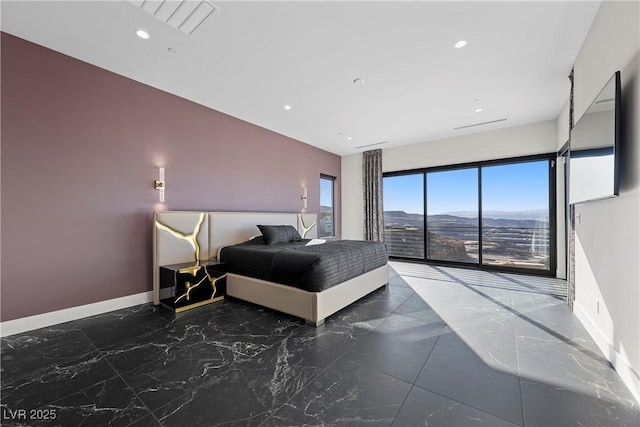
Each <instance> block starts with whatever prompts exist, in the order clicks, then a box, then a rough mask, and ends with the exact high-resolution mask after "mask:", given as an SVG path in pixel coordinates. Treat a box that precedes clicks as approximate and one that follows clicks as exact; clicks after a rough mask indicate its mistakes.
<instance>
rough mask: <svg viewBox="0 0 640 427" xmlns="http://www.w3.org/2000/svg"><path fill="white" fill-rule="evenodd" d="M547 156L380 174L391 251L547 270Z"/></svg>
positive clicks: (551, 234)
mask: <svg viewBox="0 0 640 427" xmlns="http://www.w3.org/2000/svg"><path fill="white" fill-rule="evenodd" d="M554 159H555V155H548V156H547V155H545V156H531V157H526V158H518V159H506V160H496V161H488V162H478V163H468V164H464V165H453V166H446V167H438V168H430V169H424V170H419V171H416V170H414V171H406V172H392V173H385V174H384V178H383V189H384V191H383V196H384V199H383V203H384V219H385V235H384V238H385V243H386V244H387V248H388V251H389V255H390V256H392V257H399V258H407V259H417V260H423V261H434V262H436V261H437V262H440V263H442V262H444V263H453V264H463V265H475V266H479V267H481V268H491V269H496V268H498V269H503V270H523V272H524V271H527V272H533V271H537V272H545V273H549V274H550V273H552V272H555V271H554V269H555V265H556V264H555V263H556V261H555V249H554V245H555V241H554V238H555V224H554V222H553V217H554V216H553V215H552V213H553V212H554V209H555V192H554V191H553V189H554V188H555V187H554V186H555V171H554V169H553V168H554Z"/></svg>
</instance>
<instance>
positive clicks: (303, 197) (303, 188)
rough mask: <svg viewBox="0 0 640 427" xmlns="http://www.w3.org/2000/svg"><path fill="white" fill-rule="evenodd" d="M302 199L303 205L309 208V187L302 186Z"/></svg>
mask: <svg viewBox="0 0 640 427" xmlns="http://www.w3.org/2000/svg"><path fill="white" fill-rule="evenodd" d="M300 200H302V207H303V208H304V209H307V187H302V196H300Z"/></svg>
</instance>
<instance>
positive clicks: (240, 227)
mask: <svg viewBox="0 0 640 427" xmlns="http://www.w3.org/2000/svg"><path fill="white" fill-rule="evenodd" d="M316 219H317V217H316V215H315V214H297V213H263V212H197V211H165V212H156V213H155V214H154V229H153V301H154V304H156V305H157V304H160V299H161V298H164V297H165V296H164V295H161V294H160V292H161V291H160V287H159V277H158V274H159V273H158V267H159V266H161V265H168V264H178V263H183V262H189V261H193V262H194V263H195V262H196V261H206V260H208V259H210V258H217V256H218V252H219V249H220V248H221V247H223V246H229V245H234V244H237V243H240V242H243V241H246V240H248V239H250V238H251V237H253V236H255V235H259V234H260V232H259V230H258V229H257V227H256V225H257V224H265V225H281V224H282V225H292V226H294V227H296V228H297V229H298V231H299V232H300V235H302V236H303V237H304V238H315V237H317V227H315V223H316ZM388 268H389V267H388V265H384V266H382V267H379V268H377V269H375V270H372V271H369V272H367V273H364V274H362V275H360V276H358V277H355V278H353V279H350V280H347V281H346V282H343V283H340V284H338V285H336V286H333V287H331V288H329V289H326V290H324V291H322V292H308V291H304V290H301V289H298V288H294V287H291V286H285V285H281V284H278V283H273V282H267V281H264V280H260V279H254V278H251V277H246V276H240V275H237V274H232V273H230V274H228V275H227V295H230V296H232V297H236V298H240V299H243V300H245V301H249V302H252V303H255V304H259V305H262V306H265V307H269V308H272V309H274V310H278V311H282V312H284V313H288V314H291V315H293V316H297V317H301V318H303V319H305V320H306V321H307V323H310V324H312V325H315V326H319V325H321V324H322V323H324V320H325V318H326V317H328V316H330V315H331V314H333V313H335V312H337V311H338V310H341V309H342V308H344V307H346V306H348V305H349V304H351V303H353V302H355V301H357V300H358V299H360V298H362V297H363V296H365V295H367V294H369V293H370V292H372V291H374V290H375V289H378V288H379V287H381V286H384V285H385V284H387V283H388V281H389V270H388Z"/></svg>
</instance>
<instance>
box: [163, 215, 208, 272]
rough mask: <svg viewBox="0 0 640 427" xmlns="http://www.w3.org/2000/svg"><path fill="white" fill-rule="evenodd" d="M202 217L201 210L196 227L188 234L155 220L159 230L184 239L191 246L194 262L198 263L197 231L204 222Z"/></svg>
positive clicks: (198, 245)
mask: <svg viewBox="0 0 640 427" xmlns="http://www.w3.org/2000/svg"><path fill="white" fill-rule="evenodd" d="M204 218H205V214H204V212H203V213H201V214H200V219H198V223H197V224H196V228H195V229H194V230H193V232H192V233H190V234H186V233H181V232H180V231H177V230H174V229H173V228H171V227H168V226H166V225H164V224H163V223H161V222H160V221H158V220H156V227H158V228H159V229H160V230H163V231H166V232H167V233H169V234H171V235H172V236H174V237H177V238H178V239H182V240H186V241H187V242H188V243H189V244H190V245H191V247H193V252H194V257H195V262H196V264H198V263H199V262H200V244H199V243H198V233H199V232H200V227H201V226H202V223H203V222H204Z"/></svg>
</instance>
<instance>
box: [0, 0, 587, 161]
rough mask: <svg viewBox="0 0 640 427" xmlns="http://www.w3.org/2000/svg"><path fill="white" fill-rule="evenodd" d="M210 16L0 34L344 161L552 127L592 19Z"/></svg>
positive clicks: (306, 4) (344, 5)
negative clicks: (192, 23)
mask: <svg viewBox="0 0 640 427" xmlns="http://www.w3.org/2000/svg"><path fill="white" fill-rule="evenodd" d="M211 2H212V3H213V4H214V5H215V6H216V7H217V8H218V10H217V11H216V12H215V13H214V14H213V15H212V16H211V17H210V18H209V19H208V20H207V21H206V22H205V23H204V24H203V25H202V26H200V27H199V28H198V29H197V30H196V31H195V32H194V33H192V34H191V35H186V34H184V33H183V32H180V31H178V30H176V29H174V28H172V27H170V26H169V25H167V24H163V23H162V22H160V21H158V20H156V19H155V18H154V17H152V16H151V15H149V14H148V13H146V12H144V11H143V10H141V9H140V8H138V7H137V6H136V5H134V4H133V3H131V2H127V1H105V2H97V1H67V2H59V1H43V2H36V1H2V4H1V8H2V9H1V15H2V31H5V32H7V33H10V34H13V35H15V36H18V37H21V38H23V39H26V40H29V41H32V42H34V43H37V44H40V45H43V46H46V47H49V48H51V49H53V50H56V51H59V52H62V53H64V54H67V55H70V56H73V57H75V58H78V59H81V60H83V61H86V62H88V63H91V64H94V65H97V66H99V67H102V68H105V69H107V70H110V71H113V72H115V73H118V74H121V75H123V76H126V77H129V78H131V79H134V80H137V81H140V82H143V83H146V84H148V85H151V86H153V87H156V88H159V89H162V90H164V91H167V92H170V93H173V94H175V95H178V96H181V97H183V98H186V99H189V100H192V101H194V102H197V103H199V104H202V105H205V106H208V107H210V108H213V109H215V110H218V111H222V112H224V113H227V114H229V115H231V116H234V117H238V118H240V119H243V120H246V121H248V122H251V123H254V124H257V125H259V126H262V127H265V128H267V129H271V130H273V131H275V132H278V133H280V134H283V135H286V136H289V137H292V138H295V139H298V140H300V141H303V142H306V143H308V144H311V145H314V146H317V147H320V148H323V149H325V150H328V151H331V152H333V153H336V154H339V155H347V154H353V153H356V152H359V151H364V150H366V149H369V148H356V147H361V146H363V145H369V144H376V143H379V142H383V141H387V143H386V144H384V145H380V146H374V147H380V148H383V147H384V148H386V147H391V146H397V145H405V144H412V143H418V142H424V141H429V140H433V139H439V138H444V137H451V136H457V135H463V134H468V133H474V132H481V131H486V130H491V129H497V128H502V127H508V126H515V125H520V124H524V123H532V122H537V121H542V120H548V119H553V118H555V117H557V115H558V113H559V112H560V110H561V108H562V106H563V104H564V103H565V102H566V100H567V97H568V93H569V80H568V78H567V76H568V74H569V71H570V70H571V66H572V64H573V62H574V60H575V58H576V56H577V54H578V51H579V49H580V47H581V45H582V42H583V40H584V38H585V35H586V33H587V31H588V29H589V27H590V26H591V23H592V21H593V18H594V16H595V13H596V12H597V10H598V8H599V6H600V2H599V1H567V2H564V1H549V2H544V1H531V2H515V1H513V2H512V1H498V2H485V1H472V2H459V1H443V2H433V1H431V2H422V1H412V2H401V1H374V2H362V1H324V2H311V1H296V2H274V1H258V2H244V1H235V2H230V1H216V0H211ZM139 28H142V29H145V30H146V31H147V32H148V33H149V34H150V35H151V38H150V39H148V40H142V39H140V38H138V37H137V36H136V35H135V30H136V29H139ZM461 39H464V40H466V41H467V42H468V44H467V46H465V47H464V48H462V49H455V48H454V47H453V45H454V43H455V42H457V41H458V40H461ZM169 48H172V49H173V50H174V51H175V52H174V53H171V52H169V50H168V49H169ZM356 78H363V79H365V84H363V85H356V84H354V83H353V80H354V79H356ZM475 99H480V101H479V102H476V103H474V100H475ZM285 104H290V105H291V106H292V109H291V110H289V111H285V110H284V108H283V107H284V105H285ZM476 108H482V109H483V111H482V112H480V113H476V112H475V111H474V110H475V109H476ZM499 119H507V120H504V121H500V122H496V123H493V124H488V125H483V126H478V127H471V128H465V129H459V130H454V128H457V127H462V126H467V125H470V124H475V123H481V122H488V121H494V120H499ZM347 137H351V138H352V139H351V140H347Z"/></svg>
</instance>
